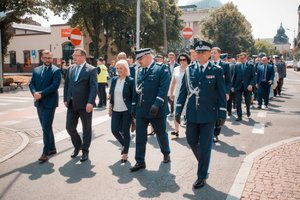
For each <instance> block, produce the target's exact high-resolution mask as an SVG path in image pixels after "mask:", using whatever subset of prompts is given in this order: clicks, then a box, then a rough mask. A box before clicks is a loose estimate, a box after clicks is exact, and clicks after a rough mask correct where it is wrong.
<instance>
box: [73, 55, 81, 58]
mask: <svg viewBox="0 0 300 200" xmlns="http://www.w3.org/2000/svg"><path fill="white" fill-rule="evenodd" d="M79 56H83V55H80V54H73V55H72V57H73V58H74V57H79Z"/></svg>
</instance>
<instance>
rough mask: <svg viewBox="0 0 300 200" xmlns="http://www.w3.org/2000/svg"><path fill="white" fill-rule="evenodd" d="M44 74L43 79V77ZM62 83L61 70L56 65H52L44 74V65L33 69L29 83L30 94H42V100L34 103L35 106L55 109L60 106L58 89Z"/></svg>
mask: <svg viewBox="0 0 300 200" xmlns="http://www.w3.org/2000/svg"><path fill="white" fill-rule="evenodd" d="M42 73H43V77H42ZM60 81H61V70H60V69H59V68H58V67H56V66H55V65H50V66H49V68H48V69H47V70H46V71H44V72H43V65H42V66H39V67H36V68H34V69H33V72H32V78H31V80H30V83H29V89H30V92H31V93H32V94H33V93H35V92H41V94H42V98H41V99H40V100H37V101H35V102H34V106H35V107H37V106H43V107H44V108H55V107H57V106H58V88H59V85H60Z"/></svg>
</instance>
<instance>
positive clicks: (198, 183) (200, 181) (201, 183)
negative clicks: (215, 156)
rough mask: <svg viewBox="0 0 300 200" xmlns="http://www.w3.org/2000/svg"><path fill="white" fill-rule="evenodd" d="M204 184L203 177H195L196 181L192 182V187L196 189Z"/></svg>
mask: <svg viewBox="0 0 300 200" xmlns="http://www.w3.org/2000/svg"><path fill="white" fill-rule="evenodd" d="M205 184H206V180H205V179H200V178H199V179H197V180H196V182H195V183H194V184H193V188H194V189H198V188H201V187H203V186H204V185H205Z"/></svg>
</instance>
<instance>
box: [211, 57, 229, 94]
mask: <svg viewBox="0 0 300 200" xmlns="http://www.w3.org/2000/svg"><path fill="white" fill-rule="evenodd" d="M212 62H213V61H212ZM213 64H214V63H213ZM219 66H221V67H222V68H223V72H224V79H225V85H226V94H229V93H230V89H231V74H230V68H229V63H227V62H224V61H220V62H219Z"/></svg>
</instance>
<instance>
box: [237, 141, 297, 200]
mask: <svg viewBox="0 0 300 200" xmlns="http://www.w3.org/2000/svg"><path fill="white" fill-rule="evenodd" d="M256 199H259V200H264V199H276V200H277V199H278V200H297V199H300V140H299V139H298V140H296V141H294V142H290V143H287V144H284V145H281V146H278V147H276V148H273V149H271V150H269V151H266V152H265V153H263V154H261V155H259V156H258V157H256V158H255V159H254V163H253V166H252V168H251V171H250V173H249V176H248V179H247V182H246V185H245V188H244V191H243V193H242V197H241V200H256Z"/></svg>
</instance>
